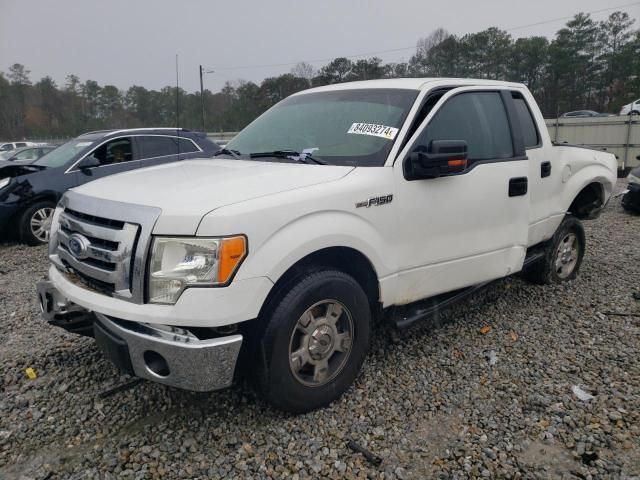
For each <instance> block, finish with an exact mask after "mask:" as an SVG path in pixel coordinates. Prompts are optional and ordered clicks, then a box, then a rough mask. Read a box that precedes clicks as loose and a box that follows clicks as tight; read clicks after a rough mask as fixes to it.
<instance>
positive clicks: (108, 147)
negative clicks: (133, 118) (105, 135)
mask: <svg viewBox="0 0 640 480" xmlns="http://www.w3.org/2000/svg"><path fill="white" fill-rule="evenodd" d="M89 156H90V157H91V156H93V157H94V158H95V159H96V160H98V162H99V165H96V166H100V167H103V166H105V165H115V164H118V163H124V162H130V161H131V160H133V159H134V158H133V148H132V145H131V139H130V138H117V139H115V140H111V141H109V142H107V143H105V144H104V145H101V146H100V147H98V148H97V149H95V150H94V151H93V153H92V154H91V155H89Z"/></svg>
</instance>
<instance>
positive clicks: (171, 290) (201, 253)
mask: <svg viewBox="0 0 640 480" xmlns="http://www.w3.org/2000/svg"><path fill="white" fill-rule="evenodd" d="M246 255H247V241H246V238H245V237H243V236H237V237H228V238H168V237H156V238H155V240H154V242H153V248H152V251H151V264H150V268H149V302H151V303H166V304H174V303H176V301H177V300H178V298H179V297H180V295H181V294H182V291H183V290H184V289H185V288H187V287H192V286H210V287H211V286H221V285H225V284H227V283H228V282H229V280H231V277H232V276H233V274H234V273H235V271H236V270H237V269H238V267H239V266H240V263H241V262H242V260H244V258H245V257H246Z"/></svg>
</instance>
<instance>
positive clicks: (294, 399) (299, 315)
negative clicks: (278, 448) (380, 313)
mask: <svg viewBox="0 0 640 480" xmlns="http://www.w3.org/2000/svg"><path fill="white" fill-rule="evenodd" d="M293 285H294V286H293V287H292V288H290V289H283V290H282V291H281V293H280V295H277V298H274V299H273V301H272V302H270V306H269V307H268V308H267V309H266V310H267V312H265V314H264V315H263V316H262V317H263V318H261V319H260V321H261V322H265V324H266V327H265V331H264V334H263V336H262V338H261V339H260V340H259V351H258V355H256V357H257V358H255V359H254V362H255V363H256V367H257V368H256V372H255V375H256V380H257V384H258V387H259V389H260V390H261V391H262V393H263V395H264V396H265V398H266V399H267V400H268V401H269V402H271V403H272V404H273V405H274V406H276V407H277V408H279V409H281V410H285V411H288V412H294V413H302V412H307V411H310V410H314V409H316V408H320V407H323V406H325V405H327V404H329V403H331V402H332V401H334V400H335V399H337V398H338V397H340V396H341V395H342V394H343V393H344V392H345V391H346V390H347V389H348V388H349V386H350V385H351V384H352V383H353V381H354V380H355V379H356V377H357V375H358V373H359V371H360V368H361V367H362V363H363V362H364V359H365V357H366V354H367V351H368V348H369V330H370V323H371V311H370V307H369V301H368V298H367V296H366V294H365V293H364V291H363V290H362V288H361V287H360V285H359V284H358V283H357V282H356V281H355V280H354V279H353V278H352V277H350V276H349V275H347V274H345V273H343V272H340V271H335V270H319V271H314V272H311V273H308V274H307V275H306V276H304V277H302V278H300V279H299V281H297V282H296V283H295V284H293Z"/></svg>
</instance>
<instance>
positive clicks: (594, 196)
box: [567, 181, 606, 220]
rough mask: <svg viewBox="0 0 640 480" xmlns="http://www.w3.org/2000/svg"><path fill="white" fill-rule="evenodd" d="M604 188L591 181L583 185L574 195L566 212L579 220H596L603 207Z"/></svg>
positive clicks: (602, 185)
mask: <svg viewBox="0 0 640 480" xmlns="http://www.w3.org/2000/svg"><path fill="white" fill-rule="evenodd" d="M605 199H606V194H605V187H604V184H603V183H601V182H598V181H593V182H590V183H588V184H587V185H585V186H584V187H583V188H582V189H581V190H580V191H579V192H578V193H577V195H575V197H574V198H573V200H572V201H571V204H570V205H569V208H568V209H567V212H568V213H570V214H572V215H574V216H575V217H577V218H579V219H580V220H589V219H593V218H596V217H597V216H598V215H599V214H600V212H601V210H602V208H603V207H604V205H605Z"/></svg>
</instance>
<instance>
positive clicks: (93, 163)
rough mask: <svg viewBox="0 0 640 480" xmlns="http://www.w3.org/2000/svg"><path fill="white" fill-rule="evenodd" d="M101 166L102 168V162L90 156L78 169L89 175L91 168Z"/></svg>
mask: <svg viewBox="0 0 640 480" xmlns="http://www.w3.org/2000/svg"><path fill="white" fill-rule="evenodd" d="M99 166H100V160H98V159H97V158H96V157H94V156H93V155H90V156H88V157H85V158H84V159H83V160H82V161H81V162H80V165H79V166H78V168H79V169H80V170H82V171H83V172H84V173H87V172H86V171H87V170H89V169H90V168H95V167H99Z"/></svg>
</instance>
